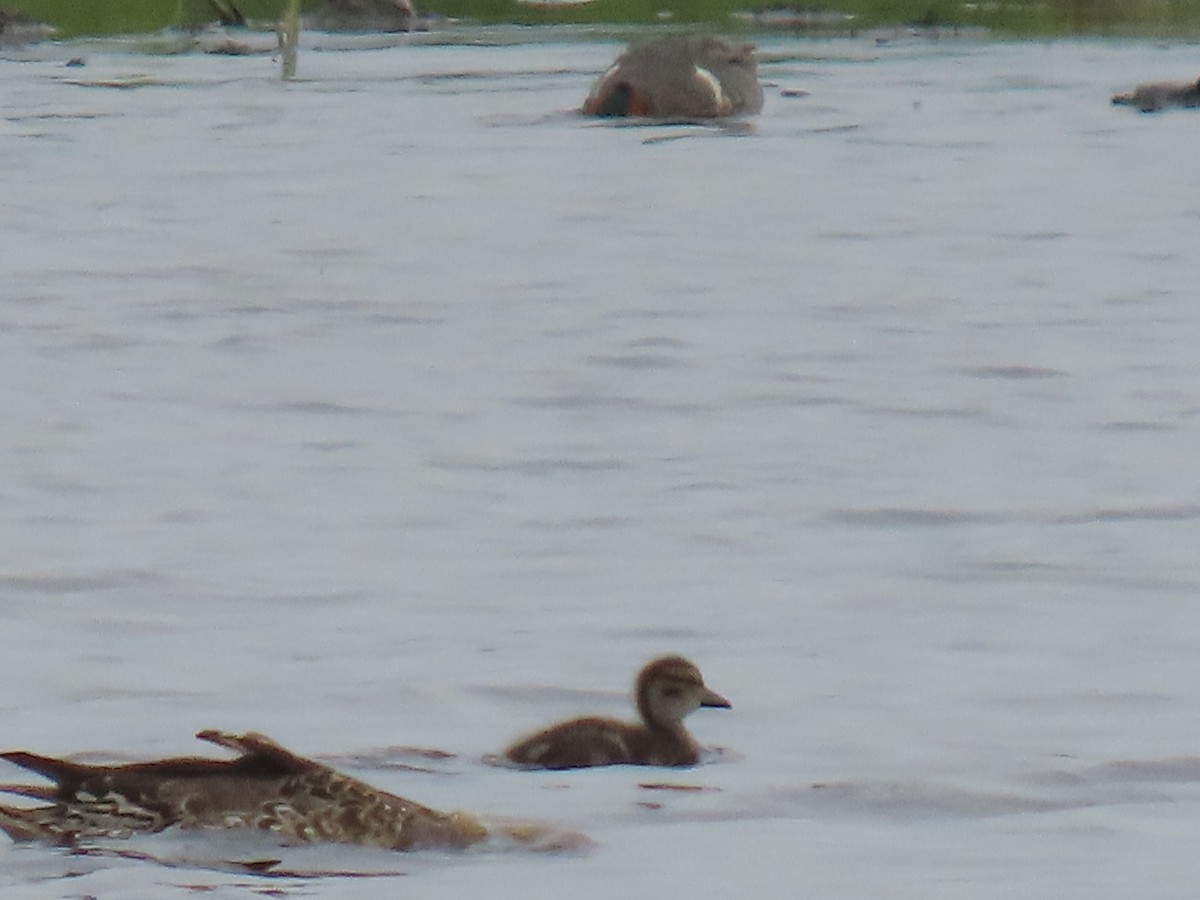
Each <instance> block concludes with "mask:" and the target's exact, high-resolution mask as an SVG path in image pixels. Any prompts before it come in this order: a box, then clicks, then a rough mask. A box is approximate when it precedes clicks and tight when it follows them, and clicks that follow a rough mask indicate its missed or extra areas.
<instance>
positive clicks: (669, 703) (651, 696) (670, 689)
mask: <svg viewBox="0 0 1200 900" xmlns="http://www.w3.org/2000/svg"><path fill="white" fill-rule="evenodd" d="M635 691H636V694H637V706H638V712H640V713H641V714H642V719H643V720H645V722H646V724H648V725H677V724H678V723H679V722H681V721H682V720H683V718H684V717H685V716H689V715H691V714H692V713H694V712H695V711H696V710H697V709H699V708H700V707H701V706H717V707H721V708H723V709H728V708H729V706H730V704H729V701H728V700H726V699H725V698H724V697H722V696H721V695H720V694H718V693H716V692H715V691H711V690H709V689H708V688H706V687H705V686H704V679H703V678H702V677H701V675H700V670H699V669H698V668H696V666H695V664H694V663H692V662H690V661H688V660H686V659H684V658H683V657H682V656H664V657H663V658H662V659H656V660H654V662H652V663H648V664H647V665H646V666H645V667H644V668H643V669H642V671H641V672H640V673H638V677H637V684H636V687H635Z"/></svg>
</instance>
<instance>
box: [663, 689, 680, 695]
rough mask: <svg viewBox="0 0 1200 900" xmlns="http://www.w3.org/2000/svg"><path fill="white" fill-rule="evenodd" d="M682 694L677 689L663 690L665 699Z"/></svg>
mask: <svg viewBox="0 0 1200 900" xmlns="http://www.w3.org/2000/svg"><path fill="white" fill-rule="evenodd" d="M682 693H683V691H681V690H680V689H679V688H677V687H669V688H663V696H665V697H678V696H679V695H680V694H682Z"/></svg>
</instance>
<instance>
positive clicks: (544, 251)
mask: <svg viewBox="0 0 1200 900" xmlns="http://www.w3.org/2000/svg"><path fill="white" fill-rule="evenodd" d="M520 34H530V35H531V37H532V38H533V39H528V40H527V39H523V38H522V37H520V36H519V35H518V36H517V37H514V36H513V35H512V34H505V35H504V40H500V41H495V40H492V39H493V38H494V37H495V33H490V32H489V33H482V34H481V36H482V37H484V38H486V39H487V40H485V41H484V42H483V43H481V44H478V45H473V44H471V43H470V42H469V41H468V42H466V43H460V44H451V45H429V44H414V45H407V44H406V43H404V42H403V41H401V42H400V43H399V45H398V46H381V47H379V48H377V49H357V50H352V51H350V50H347V51H338V52H335V51H332V50H327V51H325V52H322V51H320V50H318V49H316V48H315V47H313V46H311V45H309V46H306V47H305V49H304V50H302V52H301V57H300V70H299V71H300V79H299V80H298V81H296V82H294V83H288V84H285V83H282V82H281V81H280V80H279V78H278V61H277V60H273V59H272V58H271V57H270V56H268V55H258V56H248V57H238V58H229V57H217V56H209V55H205V54H200V53H194V54H186V55H175V56H158V55H147V54H145V53H141V52H137V48H136V47H135V48H133V49H131V48H130V47H129V46H126V45H124V44H121V43H116V44H96V45H84V46H82V48H81V47H80V46H66V47H55V46H53V45H49V46H47V47H45V48H42V49H40V50H34V51H30V52H28V53H26V54H23V55H19V56H16V57H15V58H12V59H9V60H7V61H3V62H0V87H2V89H3V98H4V100H3V104H4V116H3V119H2V120H0V171H3V172H4V174H5V178H4V187H3V191H2V192H0V384H2V385H3V388H2V391H3V394H2V396H3V407H2V409H3V418H4V427H3V429H0V467H2V468H0V474H2V476H3V477H2V478H0V548H3V549H2V550H0V623H2V626H0V745H3V746H5V747H20V748H26V749H32V750H37V751H41V752H47V753H72V752H80V751H86V752H88V753H89V754H92V755H93V757H94V758H109V759H146V758H153V757H155V756H161V755H168V754H169V755H174V754H184V753H193V752H206V751H204V750H203V749H202V747H201V746H200V745H198V744H196V743H195V741H194V740H193V739H192V734H193V733H194V732H196V731H197V730H199V729H201V728H213V727H215V728H222V729H226V730H241V729H254V730H259V731H263V732H266V733H267V734H270V735H271V736H273V737H274V738H276V739H277V740H279V741H281V742H283V743H284V744H286V745H287V746H289V747H291V748H293V749H295V750H296V751H297V752H300V753H304V754H309V755H314V756H318V757H321V758H325V759H329V760H331V761H333V762H334V763H335V764H337V765H339V766H340V767H342V768H345V769H347V770H348V771H352V772H353V773H354V774H356V775H358V776H359V777H362V778H364V779H366V780H368V781H371V782H372V783H375V784H378V785H380V786H381V787H384V788H386V789H388V790H392V791H394V792H396V793H400V794H403V795H405V796H409V797H412V798H414V799H417V800H420V801H422V802H425V803H428V804H430V805H433V806H437V807H440V808H448V809H449V808H465V809H470V810H473V811H475V812H477V813H480V814H481V815H484V816H491V817H502V816H515V817H520V818H535V819H542V820H546V821H549V822H551V823H554V824H556V825H560V826H562V827H564V828H569V829H574V830H579V831H583V832H586V833H587V834H589V835H590V836H591V837H592V839H593V840H594V841H595V846H594V847H592V848H591V849H590V850H588V851H586V852H581V853H574V854H567V855H561V856H546V855H539V854H530V853H525V852H519V851H501V850H489V851H484V852H474V853H469V854H465V855H454V854H437V853H418V854H411V855H407V856H398V855H394V854H386V853H365V852H362V851H353V850H349V849H344V848H314V849H311V850H300V851H295V853H296V854H297V857H296V860H295V861H294V868H296V869H298V870H312V871H316V872H326V873H327V874H325V875H323V876H321V877H315V878H300V877H295V878H279V879H267V878H259V877H256V876H251V875H246V874H243V873H238V872H230V871H225V870H221V869H220V867H219V866H217V865H213V864H212V863H213V862H214V861H215V860H220V859H225V858H226V856H223V855H222V853H223V852H224V851H223V850H221V851H214V850H213V849H212V848H205V847H201V848H199V849H197V848H195V847H193V846H192V845H191V843H190V842H191V841H192V840H193V838H191V837H188V836H170V835H164V836H160V837H159V838H155V839H148V840H149V841H150V843H149V844H142V845H140V846H141V849H143V850H146V852H150V853H152V854H154V855H156V856H158V857H160V858H168V859H173V860H175V861H176V863H177V865H176V866H175V867H173V868H165V867H163V866H160V865H156V864H153V863H149V862H137V861H132V860H126V859H107V858H78V857H71V856H69V855H67V854H65V853H64V852H63V851H59V850H53V849H47V848H43V847H24V846H19V847H18V846H13V845H11V844H10V843H8V842H2V843H0V887H2V889H3V895H4V897H5V898H6V900H7V898H10V897H11V898H22V900H24V898H30V900H33V898H37V900H41V898H52V897H80V896H96V897H105V898H109V897H111V898H118V897H119V898H142V897H145V898H160V897H180V898H183V897H190V896H193V895H194V893H195V891H196V890H198V889H204V890H205V891H207V893H206V894H205V896H212V897H251V896H258V895H260V894H261V893H262V892H264V891H278V892H281V893H282V894H283V895H287V896H292V895H294V896H328V897H369V898H375V897H394V896H397V895H398V894H401V893H405V892H412V893H413V895H414V896H416V895H419V896H421V897H425V898H436V897H443V896H444V897H455V898H461V897H463V896H482V895H483V894H484V893H485V892H486V893H487V894H488V896H491V897H510V896H511V897H522V898H525V897H529V896H551V895H552V894H553V895H567V894H569V895H571V896H576V897H600V896H603V897H612V896H627V897H636V896H649V895H650V894H651V893H652V892H654V893H656V894H657V895H665V896H683V895H685V894H686V895H691V896H696V897H729V896H750V895H753V893H754V892H755V891H772V892H774V893H777V894H778V893H780V892H784V893H786V894H787V895H795V896H806V897H864V898H866V897H870V898H877V897H881V896H888V897H914V898H938V897H947V898H963V897H1012V896H1022V897H1033V896H1044V897H1055V898H1066V897H1081V898H1083V897H1086V898H1103V897H1111V898H1128V897H1130V896H1156V897H1182V896H1192V895H1193V894H1194V892H1195V885H1196V879H1197V875H1198V874H1200V873H1198V871H1197V866H1196V863H1195V861H1194V860H1195V853H1194V845H1195V822H1196V816H1197V813H1198V812H1200V790H1198V787H1200V754H1198V751H1197V738H1196V729H1195V727H1194V723H1195V711H1196V708H1197V704H1198V702H1200V688H1198V687H1197V684H1198V679H1197V677H1196V676H1197V674H1198V664H1197V658H1198V653H1197V650H1198V649H1200V617H1198V615H1197V609H1196V600H1197V590H1198V587H1200V584H1198V582H1200V578H1198V569H1197V564H1196V547H1197V538H1198V536H1200V529H1198V527H1197V523H1198V521H1200V484H1198V479H1197V475H1196V452H1197V447H1200V435H1198V434H1197V431H1198V430H1200V372H1198V368H1197V364H1196V347H1197V346H1198V345H1200V311H1198V309H1197V306H1196V285H1197V282H1198V281H1200V278H1198V276H1200V262H1198V258H1197V254H1196V250H1195V236H1196V233H1197V229H1198V228H1200V167H1198V166H1197V165H1196V163H1195V158H1194V157H1195V153H1194V150H1195V146H1196V135H1197V131H1198V129H1200V118H1197V116H1196V114H1194V113H1190V114H1189V113H1187V112H1175V113H1167V114H1162V115H1158V116H1143V115H1139V114H1137V113H1134V112H1132V111H1130V110H1128V109H1123V108H1113V107H1111V106H1110V105H1109V103H1108V98H1109V95H1110V94H1111V93H1112V92H1114V91H1117V90H1123V89H1127V88H1129V87H1130V86H1132V84H1134V83H1135V82H1138V81H1143V80H1149V79H1156V78H1164V77H1165V78H1185V77H1192V76H1194V75H1195V74H1196V69H1195V48H1194V47H1188V46H1168V47H1162V46H1157V45H1151V44H1144V43H1103V42H1087V43H1049V44H1041V43H1019V44H1008V43H1000V42H981V41H953V40H944V41H929V40H924V39H910V38H903V37H901V38H900V39H898V40H895V41H892V42H888V43H882V44H877V43H875V42H874V41H871V40H867V39H844V40H834V41H808V40H789V39H780V38H772V39H767V40H764V41H762V42H761V47H762V51H763V55H764V64H763V65H762V68H761V75H762V77H763V80H764V83H765V84H766V87H767V103H766V107H765V110H764V112H763V114H762V115H761V116H759V117H757V118H756V119H755V120H753V127H752V129H751V130H750V131H749V133H739V132H738V131H737V130H721V129H717V128H704V127H621V126H614V125H612V124H609V123H596V122H591V121H587V120H584V119H582V118H580V117H578V116H576V115H574V114H573V113H572V112H571V111H572V110H573V109H574V108H576V107H577V106H578V104H579V103H580V101H581V100H582V98H583V96H584V95H585V94H586V92H587V89H588V87H589V85H590V83H591V80H592V79H593V78H594V77H595V75H596V73H598V72H601V71H603V70H604V69H605V68H606V66H607V65H608V64H609V63H610V62H611V60H612V58H613V57H614V56H615V55H616V53H617V52H618V51H619V49H620V47H619V45H618V44H616V43H614V42H611V41H607V40H600V39H593V40H575V39H572V38H573V37H574V35H573V33H565V36H564V37H562V38H559V37H556V35H555V34H554V33H550V34H549V35H547V34H546V33H542V32H535V33H530V32H522V33H520ZM467 37H468V38H469V37H470V35H469V34H468V35H467ZM547 38H548V39H547ZM81 52H82V53H83V54H84V55H85V56H86V63H87V64H86V66H84V67H83V68H68V67H66V66H65V65H64V63H65V61H66V59H67V58H69V57H70V56H74V55H79V54H80V53H81ZM797 94H798V96H797ZM664 652H680V653H684V654H686V655H688V656H690V657H692V658H694V659H695V660H696V661H697V662H698V663H699V665H700V666H701V667H702V669H703V670H704V672H705V675H706V678H707V680H708V682H709V684H710V685H711V686H712V687H713V688H715V689H716V690H718V691H720V692H721V693H723V694H725V695H726V696H727V697H729V698H730V699H731V700H732V702H733V709H732V710H731V711H728V712H726V711H711V710H703V711H701V712H699V713H697V714H696V715H695V716H694V717H693V718H692V719H691V720H689V721H690V724H691V725H692V728H693V731H694V732H695V734H696V735H697V736H698V738H699V739H700V740H702V741H703V742H704V743H706V744H710V745H714V746H717V747H721V748H724V749H725V751H726V752H725V754H724V755H723V756H722V757H720V759H719V761H718V762H716V763H713V764H710V765H704V766H701V767H699V768H697V769H694V770H688V771H683V772H665V773H664V772H646V771H637V770H632V769H625V768H617V769H610V770H603V771H591V772H580V773H572V774H544V773H523V772H513V771H507V770H502V769H495V768H491V767H488V766H485V765H482V764H481V763H480V757H481V756H483V755H484V754H486V753H489V752H494V751H496V750H499V749H500V748H502V747H503V746H504V745H505V744H506V743H507V742H508V741H509V740H511V739H512V738H514V737H516V736H518V735H519V734H521V733H523V732H525V731H528V730H530V729H532V728H535V727H537V726H539V725H542V724H545V723H547V722H549V721H551V720H553V719H555V718H557V717H560V716H565V715H571V714H576V713H583V712H592V713H601V714H612V715H630V711H629V704H628V700H627V690H628V685H629V682H630V681H631V679H632V677H633V674H634V672H635V671H636V670H637V668H638V667H639V666H640V665H641V664H642V663H643V662H644V661H645V660H647V659H649V658H651V657H653V656H655V655H657V654H660V653H664ZM404 747H418V748H432V749H438V750H443V751H446V752H448V753H451V754H454V755H453V756H452V757H451V758H449V759H446V760H442V761H432V762H425V763H422V764H421V765H420V766H419V767H418V769H419V770H409V769H405V768H404V767H403V766H404V765H405V764H407V763H410V762H412V759H413V758H414V757H413V756H412V755H411V754H409V753H407V752H406V751H404V750H403V749H401V748H404ZM417 758H418V759H420V757H417ZM19 774H20V773H18V772H17V771H16V770H15V769H11V770H7V771H5V772H3V773H0V780H2V781H14V780H18V778H19ZM663 781H666V782H670V783H672V784H680V785H687V786H694V787H705V788H708V790H704V791H689V792H678V791H655V790H650V789H647V788H644V787H641V786H640V785H642V784H645V783H649V782H663ZM340 871H358V872H362V873H364V874H371V875H373V876H375V877H369V878H353V877H346V876H342V875H334V874H329V873H332V872H340ZM397 872H404V873H407V875H406V876H405V877H401V876H400V875H398V874H394V873H397ZM389 873H392V874H389Z"/></svg>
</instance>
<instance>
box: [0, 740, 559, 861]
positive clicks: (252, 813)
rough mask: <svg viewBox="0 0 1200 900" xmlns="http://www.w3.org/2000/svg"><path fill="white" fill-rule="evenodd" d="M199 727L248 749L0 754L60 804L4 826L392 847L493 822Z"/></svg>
mask: <svg viewBox="0 0 1200 900" xmlns="http://www.w3.org/2000/svg"><path fill="white" fill-rule="evenodd" d="M197 737H199V738H201V739H202V740H206V741H211V742H212V743H214V744H218V745H220V746H222V747H228V748H230V749H231V750H236V751H238V752H239V753H240V754H241V755H240V756H238V757H237V758H236V759H232V760H216V759H204V758H200V757H187V758H180V759H164V760H159V761H157V762H147V763H133V764H129V765H119V766H96V765H84V764H82V763H74V762H69V761H67V760H62V759H54V758H52V757H47V756H38V755H36V754H34V753H26V752H23V751H15V752H9V753H3V754H0V757H2V758H3V759H6V760H8V761H9V762H11V763H15V764H16V765H18V766H22V767H23V768H26V769H30V770H32V771H34V772H37V773H38V774H40V775H44V776H46V777H47V778H49V779H50V780H51V781H53V782H54V786H53V787H40V786H32V785H4V786H3V790H4V791H6V792H8V793H13V794H19V795H22V796H26V797H32V798H34V799H37V800H48V801H51V803H52V804H53V805H51V806H38V807H33V808H17V807H10V806H0V830H3V831H5V832H7V833H8V835H9V837H11V838H12V839H13V840H17V841H24V840H39V841H47V842H50V843H54V844H63V845H72V844H74V843H75V842H76V841H77V840H81V839H82V840H86V839H89V838H92V839H95V838H105V837H128V836H130V835H131V834H134V833H138V832H158V831H162V830H163V829H164V828H167V827H169V826H171V825H179V826H180V827H183V828H206V827H210V828H211V827H215V828H257V829H262V830H264V831H268V832H272V833H274V834H276V835H278V836H279V837H280V838H281V839H282V840H283V841H284V842H286V843H311V842H316V841H328V842H333V843H348V844H363V845H366V846H371V847H383V848H386V849H389V850H410V849H415V848H420V847H467V846H470V845H472V844H476V843H479V842H480V841H482V840H483V839H484V838H485V837H487V834H488V831H487V829H486V828H485V827H484V826H483V825H482V824H480V823H479V822H478V821H477V820H476V819H475V818H474V817H472V816H470V815H468V814H466V813H442V812H438V811H437V810H434V809H430V808H429V807H427V806H422V805H421V804H419V803H414V802H413V801H411V800H405V799H404V798H403V797H397V796H395V795H394V794H388V793H386V792H384V791H381V790H377V789H376V788H373V787H371V786H370V785H368V784H365V783H364V782H361V781H358V780H357V779H355V778H351V777H349V776H348V775H342V774H341V773H339V772H336V771H334V770H333V769H330V768H329V767H328V766H324V765H321V764H320V763H318V762H314V761H313V760H311V759H305V758H303V757H300V756H296V755H294V754H292V753H291V752H289V751H288V750H286V749H284V748H283V747H281V746H280V745H279V744H276V743H275V742H274V741H272V740H271V739H270V738H268V737H264V736H263V735H261V734H255V733H252V732H251V733H248V734H243V735H237V734H226V733H224V732H220V731H202V732H200V733H199V734H198V735H197ZM530 835H531V836H536V835H533V834H532V832H530Z"/></svg>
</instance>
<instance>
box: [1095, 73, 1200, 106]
mask: <svg viewBox="0 0 1200 900" xmlns="http://www.w3.org/2000/svg"><path fill="white" fill-rule="evenodd" d="M1112 102H1113V103H1114V104H1116V105H1118V106H1136V107H1137V108H1138V109H1139V110H1141V111H1142V112H1157V111H1158V110H1160V109H1166V108H1167V107H1168V106H1183V107H1195V106H1200V80H1196V81H1154V82H1150V83H1148V84H1139V85H1138V86H1137V87H1135V88H1134V89H1133V90H1132V91H1130V92H1128V93H1125V94H1117V95H1116V96H1114V97H1113V98H1112Z"/></svg>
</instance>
